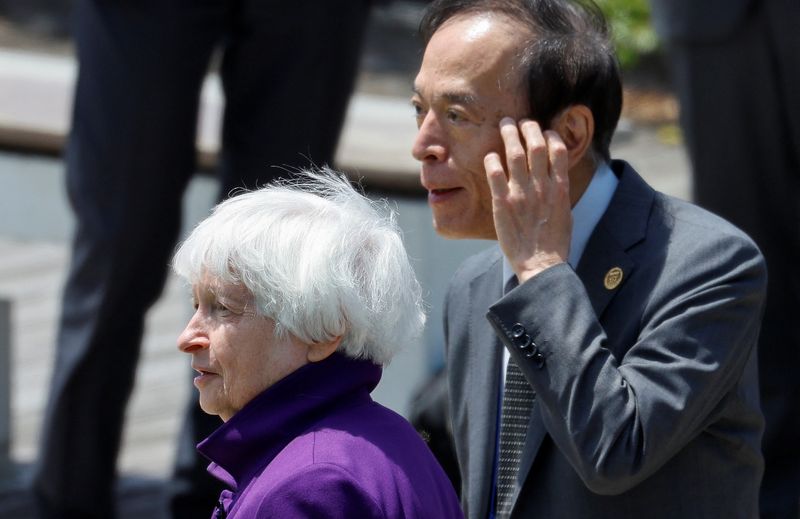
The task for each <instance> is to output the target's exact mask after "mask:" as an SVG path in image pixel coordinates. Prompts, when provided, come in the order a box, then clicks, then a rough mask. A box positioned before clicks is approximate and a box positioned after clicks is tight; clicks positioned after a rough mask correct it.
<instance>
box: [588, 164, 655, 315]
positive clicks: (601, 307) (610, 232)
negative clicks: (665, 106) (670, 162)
mask: <svg viewBox="0 0 800 519" xmlns="http://www.w3.org/2000/svg"><path fill="white" fill-rule="evenodd" d="M612 170H613V171H614V173H615V174H616V175H617V176H618V177H619V184H618V185H617V190H616V191H615V192H614V196H613V197H612V199H611V203H610V204H609V206H608V209H606V212H605V213H604V214H603V217H602V218H601V219H600V221H599V222H598V224H597V227H595V229H594V231H593V232H592V235H591V237H590V238H589V242H588V243H587V244H586V249H585V250H584V252H583V256H582V257H581V260H580V262H579V263H578V268H577V269H576V273H577V274H578V277H580V279H581V281H582V282H583V285H584V287H585V288H586V292H587V293H588V294H589V300H590V301H591V302H592V307H593V308H594V311H595V315H597V317H598V319H600V318H602V315H603V312H604V311H605V309H606V307H607V306H608V303H609V302H611V300H612V299H613V298H614V296H615V295H616V293H617V292H618V291H619V289H620V288H621V287H622V286H623V285H624V284H625V282H626V281H627V280H628V279H630V276H631V274H632V273H633V271H634V270H635V268H636V263H635V262H634V260H633V259H632V258H631V257H630V256H629V255H628V252H627V251H628V250H629V249H630V248H631V247H633V246H634V245H636V244H637V243H639V242H640V241H642V240H643V239H644V238H645V235H646V231H647V221H648V218H649V216H650V210H651V208H652V205H653V200H654V198H655V191H653V188H651V187H650V186H648V185H647V184H646V183H645V181H644V180H642V178H641V177H640V176H639V175H638V174H637V173H636V172H635V171H634V170H633V168H631V167H630V166H629V165H627V164H626V163H624V162H622V161H614V162H613V163H612Z"/></svg>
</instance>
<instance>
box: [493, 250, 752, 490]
mask: <svg viewBox="0 0 800 519" xmlns="http://www.w3.org/2000/svg"><path fill="white" fill-rule="evenodd" d="M723 241H724V243H720V242H717V243H715V244H714V245H713V246H709V247H706V248H705V250H702V251H695V252H694V253H692V252H690V253H688V254H686V255H685V257H684V258H683V259H682V260H681V261H679V262H678V263H679V265H677V267H676V266H675V265H674V262H673V264H672V265H671V268H670V271H669V273H667V274H664V277H666V278H668V279H662V281H661V282H659V283H658V284H657V285H656V287H655V289H654V290H652V293H650V294H648V297H647V298H646V299H645V302H646V303H645V305H644V308H642V309H641V313H639V314H637V315H629V316H615V318H619V319H638V320H640V321H641V322H640V323H639V327H638V330H639V332H638V337H636V338H635V341H633V343H632V344H625V345H624V348H622V350H623V351H624V352H625V353H624V354H623V355H619V354H618V355H617V356H615V355H614V354H612V352H611V351H610V350H609V349H608V347H607V343H608V337H607V335H606V332H605V330H604V329H603V326H602V325H601V323H600V320H599V319H598V317H597V315H596V314H595V311H594V309H593V307H592V304H591V302H590V300H589V297H588V295H587V292H586V289H585V287H584V285H583V284H582V282H581V280H580V279H579V278H578V276H577V275H576V274H575V272H574V271H573V270H572V269H571V268H570V267H569V266H567V265H559V266H556V267H552V268H550V269H548V270H546V271H544V272H542V273H541V274H539V275H537V276H535V277H534V278H532V279H530V280H528V281H527V282H526V283H524V284H523V285H520V286H519V287H517V288H516V289H514V290H512V291H511V292H510V293H509V294H507V295H506V296H505V297H503V298H502V299H501V300H500V301H498V302H497V303H496V304H495V305H493V306H492V307H491V308H490V310H489V313H488V316H487V317H488V318H489V321H490V322H491V324H492V326H493V327H494V328H495V331H496V333H497V334H498V335H499V336H500V338H501V340H502V341H503V343H504V344H505V346H506V348H508V349H509V351H510V354H511V356H512V357H513V358H514V359H515V361H516V362H517V363H518V364H519V365H520V368H521V370H522V371H523V373H524V374H525V376H526V378H527V379H528V381H529V382H530V384H531V386H532V387H533V389H534V390H535V391H536V393H537V401H538V402H539V404H540V406H539V407H540V409H541V413H542V417H543V420H544V424H545V427H546V428H547V430H548V432H549V433H550V435H551V436H552V438H553V440H554V442H555V443H556V445H557V447H558V448H559V450H560V451H561V452H562V453H563V454H564V456H565V457H566V458H567V459H568V460H569V462H570V464H571V465H572V466H573V468H574V469H575V470H576V472H577V473H578V474H579V475H580V477H581V479H582V480H583V481H584V483H585V484H586V486H587V487H588V488H589V489H590V490H591V491H593V492H595V493H599V494H609V495H611V494H618V493H622V492H625V491H626V490H629V489H631V488H632V487H634V486H635V485H637V484H638V483H639V482H641V481H642V480H644V479H645V478H647V477H648V476H649V475H651V474H653V473H654V472H655V471H656V470H658V469H659V468H660V467H661V466H663V465H664V464H665V463H666V462H667V461H668V460H669V459H670V458H671V457H673V456H674V455H675V454H676V453H677V452H679V451H680V450H681V449H682V448H683V447H684V446H685V445H686V444H687V443H688V442H690V441H691V440H692V439H693V438H694V437H695V436H696V435H698V434H699V433H700V432H701V431H702V430H703V429H704V428H705V427H706V426H707V425H708V424H709V423H710V422H711V421H712V420H713V418H714V416H713V415H714V412H715V408H717V406H718V405H719V404H720V402H721V401H722V400H723V398H724V397H725V395H726V393H728V392H730V391H731V389H732V388H733V387H734V386H735V384H736V383H737V382H738V380H739V379H740V377H741V374H742V372H743V370H744V369H745V364H746V363H747V362H748V359H749V358H750V356H751V354H753V353H754V352H753V348H754V345H755V343H756V340H757V336H758V330H759V325H760V318H761V311H762V310H761V307H762V305H763V298H764V290H765V283H766V271H765V267H764V263H763V259H762V257H761V255H760V253H759V252H758V250H757V249H756V248H755V246H753V245H752V244H751V243H749V242H746V241H745V240H744V239H742V238H740V237H738V236H736V237H726V238H724V239H723ZM642 268H647V267H646V266H644V267H642ZM653 268H657V267H653ZM661 268H663V267H661ZM628 283H629V284H632V285H631V287H629V290H635V283H636V281H635V279H631V280H630V281H628ZM615 297H625V294H624V292H622V291H621V292H620V293H618V294H617V295H616V296H615ZM527 337H530V340H531V341H528V342H531V345H529V346H527V347H526V348H521V347H520V346H521V345H524V344H526V341H525V339H526V338H527ZM618 357H619V358H618Z"/></svg>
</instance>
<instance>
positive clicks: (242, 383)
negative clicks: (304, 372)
mask: <svg viewBox="0 0 800 519" xmlns="http://www.w3.org/2000/svg"><path fill="white" fill-rule="evenodd" d="M192 296H193V297H192V298H193V300H194V308H195V313H194V315H193V316H192V318H191V320H189V323H188V324H187V325H186V329H184V330H183V333H181V335H180V336H179V337H178V349H180V350H181V351H183V352H185V353H189V354H190V355H191V356H192V368H193V369H194V370H196V371H197V372H198V373H199V375H198V376H197V377H195V379H194V385H195V386H196V387H197V389H198V390H199V391H200V407H201V408H202V409H203V411H205V412H206V413H208V414H215V415H219V416H220V418H222V420H223V421H226V422H227V421H228V420H229V419H230V418H231V416H233V415H234V414H235V413H236V412H237V411H239V410H240V409H241V408H242V407H244V405H245V404H246V403H248V402H249V401H250V400H252V399H253V398H254V397H255V396H256V395H258V394H259V393H261V392H262V391H264V390H265V389H267V388H268V387H270V386H271V385H272V384H274V383H275V382H277V381H279V380H280V379H282V378H283V377H285V376H286V375H288V374H290V373H292V372H293V371H295V370H296V369H298V368H299V367H301V366H303V365H304V364H307V363H308V358H307V357H308V347H307V346H306V345H304V344H302V343H301V342H300V341H297V340H293V339H292V338H291V337H290V336H289V337H287V338H286V339H277V338H276V337H275V334H274V331H275V322H274V321H272V320H271V319H269V318H266V317H263V316H260V315H257V314H256V312H255V305H254V302H253V296H252V294H250V292H249V291H248V290H247V289H246V288H245V287H243V286H240V285H230V284H223V283H222V282H220V281H219V280H217V279H215V278H213V277H210V276H205V277H204V278H203V280H202V281H201V282H200V283H198V284H196V285H194V286H193V287H192Z"/></svg>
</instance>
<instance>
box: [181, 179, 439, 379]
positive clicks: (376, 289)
mask: <svg viewBox="0 0 800 519" xmlns="http://www.w3.org/2000/svg"><path fill="white" fill-rule="evenodd" d="M395 219H396V215H395V213H394V211H392V210H391V209H390V208H389V207H388V205H387V203H386V201H382V202H380V203H377V202H373V201H371V200H369V199H368V198H366V197H365V196H363V195H362V194H360V193H358V192H357V191H356V190H355V189H353V187H352V186H351V185H350V183H349V182H348V181H347V179H346V178H345V177H344V176H343V175H341V174H339V173H336V172H334V171H332V170H331V169H329V168H323V169H321V170H316V171H310V170H304V171H300V172H299V174H298V175H297V178H296V179H294V180H291V181H279V182H277V183H274V184H271V185H268V186H266V187H263V188H261V189H258V190H255V191H247V192H243V193H242V194H239V195H237V196H234V197H232V198H229V199H228V200H226V201H224V202H222V203H220V204H219V205H217V206H216V207H215V208H214V209H213V210H212V214H211V216H209V217H208V218H206V219H205V220H203V221H202V222H200V224H198V225H197V227H195V229H194V230H193V231H192V233H191V235H190V236H189V237H188V238H187V239H186V241H184V242H183V243H182V244H181V245H180V247H179V248H178V251H177V253H176V254H175V257H174V259H173V269H174V270H175V272H176V273H177V274H178V275H179V276H181V277H183V278H184V279H186V280H187V281H188V282H190V283H192V284H196V283H199V282H200V280H201V279H202V278H203V277H204V276H205V275H211V276H213V277H214V278H217V279H218V280H220V281H222V282H223V283H231V284H241V285H244V286H245V287H246V288H247V289H248V290H249V291H250V293H251V294H252V295H253V298H254V303H255V305H256V307H257V308H256V312H257V313H258V314H260V315H264V316H266V317H269V318H271V319H273V320H274V321H275V330H276V333H277V334H280V335H282V336H285V335H284V334H285V333H287V332H288V333H290V334H292V335H293V336H295V337H297V338H298V339H300V340H301V341H303V342H305V343H307V344H310V343H313V342H326V341H330V340H333V339H335V338H336V337H338V336H342V342H341V345H340V346H339V351H341V352H343V353H344V354H346V355H348V356H350V357H353V358H366V359H370V360H372V361H373V362H375V363H377V364H381V365H385V364H387V363H388V362H389V361H390V360H391V359H392V357H393V356H394V354H395V353H396V352H397V351H398V350H399V349H400V348H401V347H402V346H403V345H405V344H407V343H408V342H409V340H412V339H414V338H416V337H417V336H418V335H419V333H420V332H421V330H422V326H423V325H424V323H425V313H424V311H423V307H422V297H421V290H420V286H419V283H418V282H417V279H416V277H415V276H414V271H413V269H412V267H411V264H410V262H409V259H408V255H407V254H406V251H405V248H404V247H403V243H402V240H401V237H400V232H399V229H398V227H397V223H396V221H395Z"/></svg>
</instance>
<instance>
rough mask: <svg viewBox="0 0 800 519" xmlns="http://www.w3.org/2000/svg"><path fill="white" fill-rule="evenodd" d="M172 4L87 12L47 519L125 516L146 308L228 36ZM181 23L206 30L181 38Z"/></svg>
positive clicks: (92, 7) (155, 289)
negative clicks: (123, 455)
mask: <svg viewBox="0 0 800 519" xmlns="http://www.w3.org/2000/svg"><path fill="white" fill-rule="evenodd" d="M162 4H163V3H162V2H160V1H157V0H149V1H148V0H141V1H138V2H107V1H100V0H82V1H79V2H78V3H77V5H76V23H77V25H76V40H77V50H78V61H79V76H78V83H77V87H76V93H75V105H74V112H73V122H72V129H71V135H70V139H69V144H68V151H67V158H66V163H67V190H68V194H69V197H70V202H71V204H72V208H73V210H74V212H75V216H76V220H77V228H76V233H75V237H74V242H73V253H72V261H71V266H70V270H69V274H68V278H67V283H66V286H65V289H64V293H63V301H62V311H61V318H60V322H59V331H58V336H57V344H56V359H55V364H54V371H53V378H52V383H51V388H50V396H49V401H48V406H47V411H46V416H45V422H44V426H43V430H42V443H41V451H40V457H39V460H38V463H37V466H36V469H35V474H34V492H35V494H36V497H37V504H38V506H39V511H40V515H41V516H42V517H58V518H68V517H81V518H92V517H98V518H101V517H102V518H104V519H107V518H109V517H113V515H114V505H113V501H114V500H113V487H114V475H115V464H116V458H117V454H118V450H119V445H120V437H121V430H122V423H123V419H124V414H125V407H126V404H127V401H128V398H129V395H130V392H131V389H132V386H133V380H134V374H135V368H136V362H137V360H138V356H139V348H140V339H141V335H142V328H143V319H144V314H145V312H146V310H147V308H148V307H149V306H150V305H151V304H152V303H153V301H154V300H155V299H156V298H157V297H158V295H159V293H160V291H161V288H162V286H163V282H164V278H165V273H166V267H167V264H168V260H169V255H170V253H171V251H172V248H173V244H174V240H175V238H176V234H177V231H178V227H179V219H180V211H181V207H180V201H181V195H182V193H183V190H184V187H185V185H186V182H187V181H188V178H189V177H190V175H191V174H192V172H193V169H194V145H193V144H194V134H195V132H194V128H195V114H196V107H197V96H198V92H199V85H200V81H201V79H202V77H203V73H204V71H205V69H206V63H207V61H208V58H209V55H210V52H211V48H212V45H213V41H214V40H215V39H216V35H215V34H213V33H214V31H215V28H214V25H213V24H211V23H205V22H203V20H204V19H205V17H206V16H207V15H206V13H198V14H194V13H184V12H180V13H175V12H172V13H165V12H164V11H165V7H164V6H163V5H162ZM169 9H174V10H176V11H182V10H183V8H182V7H178V6H177V5H175V6H172V7H170V8H169ZM178 14H179V15H180V16H178ZM167 15H171V16H167ZM170 18H171V19H172V21H173V22H174V21H175V20H178V19H182V20H184V21H185V23H187V24H191V25H194V27H193V28H191V30H186V31H185V33H184V34H178V29H177V27H176V26H175V24H173V23H170V22H169V19H170ZM215 23H216V22H215ZM201 29H206V30H205V32H203V31H202V30H201ZM175 41H177V42H178V43H177V44H173V42H175ZM176 333H177V332H176Z"/></svg>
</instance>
